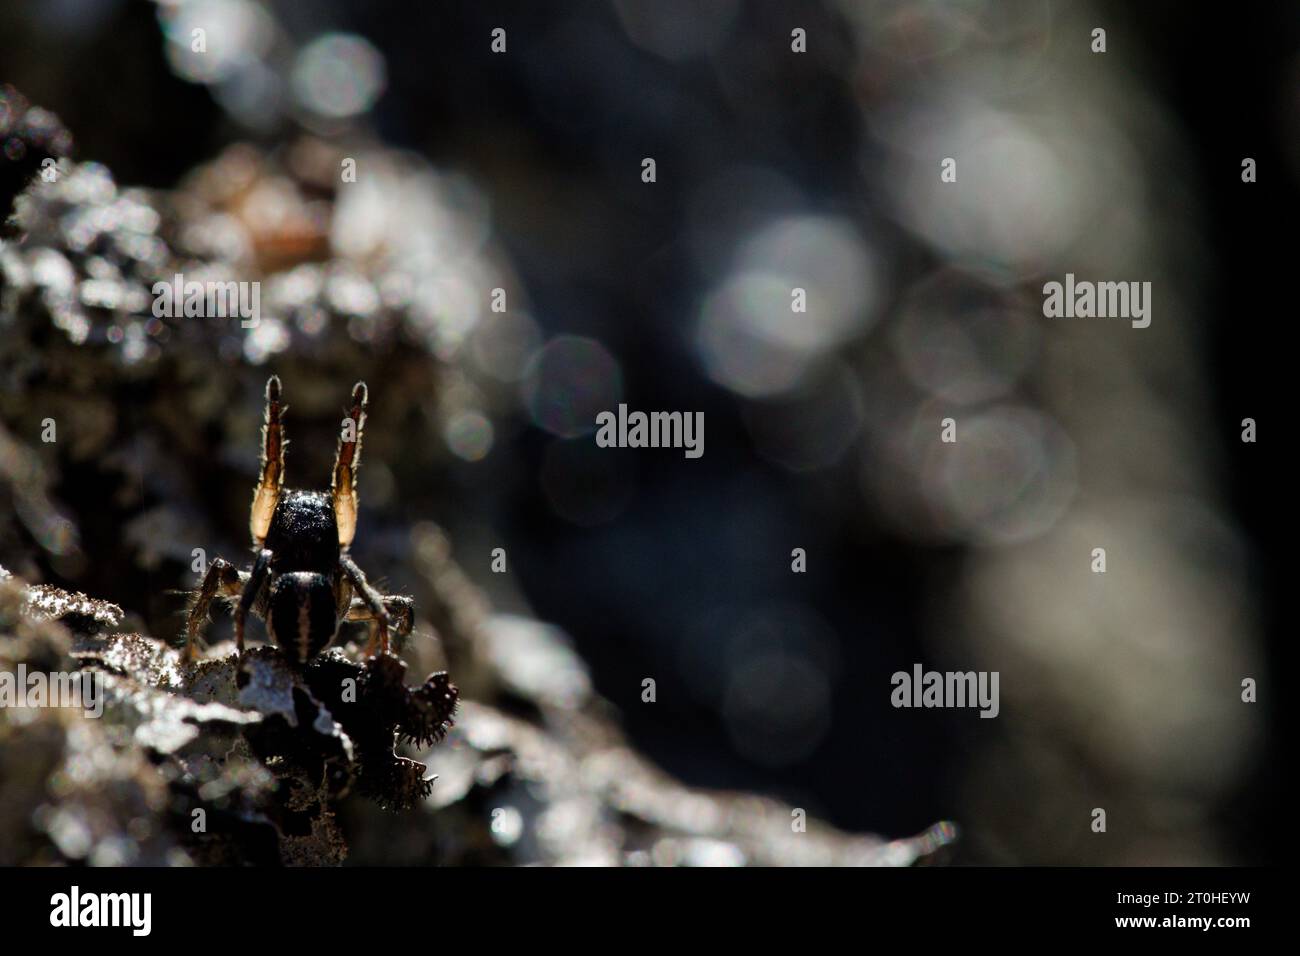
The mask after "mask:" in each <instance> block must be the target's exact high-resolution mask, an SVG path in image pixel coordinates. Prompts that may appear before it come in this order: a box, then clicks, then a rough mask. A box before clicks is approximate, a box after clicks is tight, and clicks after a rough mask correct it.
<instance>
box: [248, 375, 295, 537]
mask: <svg viewBox="0 0 1300 956" xmlns="http://www.w3.org/2000/svg"><path fill="white" fill-rule="evenodd" d="M283 415H284V406H282V405H281V404H280V379H279V377H278V376H275V375H272V376H271V377H270V378H268V379H267V380H266V421H265V423H264V424H263V425H262V472H261V474H260V475H259V476H258V479H257V491H255V492H254V493H253V507H252V509H251V511H250V512H249V516H248V530H249V531H250V532H252V535H253V546H254V547H257V548H260V547H261V546H262V544H263V542H265V541H266V533H267V531H269V530H270V528H271V518H272V517H273V516H274V515H275V506H276V504H277V503H278V502H279V500H280V489H281V488H283V487H284V449H285V447H286V446H287V445H288V444H289V442H288V441H287V440H286V439H285V437H284V425H283V424H282V423H281V419H282V417H283Z"/></svg>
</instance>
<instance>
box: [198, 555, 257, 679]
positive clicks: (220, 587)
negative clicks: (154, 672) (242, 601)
mask: <svg viewBox="0 0 1300 956" xmlns="http://www.w3.org/2000/svg"><path fill="white" fill-rule="evenodd" d="M245 576H246V575H243V574H241V573H240V572H239V570H238V569H236V567H235V566H234V565H233V564H231V563H230V562H229V561H227V560H226V559H225V558H213V559H212V564H210V565H209V566H208V573H207V574H205V575H204V576H203V583H202V584H201V585H200V586H199V596H198V597H197V598H196V599H195V601H194V606H193V607H192V608H190V617H189V621H188V623H187V624H186V627H185V653H184V659H185V660H186V661H192V660H194V647H195V644H196V643H197V639H198V634H199V627H200V626H201V625H202V624H203V619H204V618H206V617H207V616H208V608H209V607H211V606H212V599H213V598H215V597H217V596H218V595H220V596H221V597H226V598H234V597H238V596H239V593H240V590H241V588H242V587H243V579H244V577H245Z"/></svg>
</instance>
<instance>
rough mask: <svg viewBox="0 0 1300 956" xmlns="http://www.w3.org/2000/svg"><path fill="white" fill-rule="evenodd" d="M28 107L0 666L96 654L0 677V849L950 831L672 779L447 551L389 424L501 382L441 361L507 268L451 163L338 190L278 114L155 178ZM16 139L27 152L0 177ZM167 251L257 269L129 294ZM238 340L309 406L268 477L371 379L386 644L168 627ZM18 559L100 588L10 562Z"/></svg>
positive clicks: (570, 659)
mask: <svg viewBox="0 0 1300 956" xmlns="http://www.w3.org/2000/svg"><path fill="white" fill-rule="evenodd" d="M60 131H61V127H60V126H58V124H57V120H55V119H54V118H53V117H51V116H50V115H49V114H46V113H42V112H38V113H36V114H33V113H32V110H31V107H30V105H29V104H27V103H26V102H25V101H24V100H22V98H21V97H20V96H18V94H16V93H14V91H12V90H7V89H6V90H5V91H3V93H2V95H0V140H4V141H5V142H8V143H18V144H21V148H19V147H18V146H5V148H4V154H5V156H6V160H5V164H4V167H3V168H4V177H3V178H2V179H0V189H3V190H4V191H5V193H4V195H0V205H7V203H8V200H9V199H10V198H11V197H12V198H15V203H14V209H15V216H14V220H13V235H12V238H11V239H9V240H7V241H5V242H4V243H3V244H2V245H0V343H2V344H0V391H2V392H3V394H4V402H3V414H2V415H0V496H3V498H2V499H0V556H2V558H3V560H4V562H5V563H6V564H7V565H8V566H9V567H10V568H11V569H12V571H13V572H14V574H13V576H10V575H9V574H8V573H7V572H6V574H5V576H4V577H5V580H3V581H0V671H15V670H16V669H17V668H18V667H19V666H20V665H23V666H25V667H27V668H28V669H31V670H42V671H45V672H63V673H84V674H95V675H99V676H98V677H96V678H94V679H95V680H98V681H101V682H102V684H101V686H102V693H103V701H104V712H103V715H102V717H100V718H98V719H91V718H86V717H84V716H82V714H81V713H80V712H79V711H76V710H73V709H68V708H43V709H14V708H5V709H3V710H0V806H2V807H3V808H4V809H3V812H0V863H51V864H53V863H62V862H83V861H84V862H88V863H91V864H104V865H115V864H178V865H184V864H209V863H262V864H334V863H339V862H342V861H344V860H345V859H347V860H349V861H351V862H359V863H402V864H460V863H503V864H526V863H540V864H557V863H599V864H615V865H619V864H627V865H637V864H720V865H721V864H726V865H732V864H736V865H738V864H762V865H781V864H823V865H836V864H876V865H906V864H910V863H913V862H916V861H917V860H921V859H927V858H930V857H931V856H932V855H933V854H934V853H935V852H936V851H938V850H939V849H940V848H941V847H942V846H944V845H945V844H946V843H948V842H949V841H950V840H951V839H952V837H953V836H954V833H953V830H952V828H951V826H950V825H947V824H939V825H936V826H935V827H934V828H933V829H932V830H931V831H929V832H927V833H925V834H922V835H921V836H919V837H915V838H909V839H902V840H889V839H885V838H880V837H876V836H871V835H854V834H847V833H843V832H839V831H837V830H835V829H833V828H831V827H828V826H826V825H824V824H822V823H820V822H818V821H817V820H815V819H808V820H807V821H806V827H801V826H799V825H798V824H800V823H801V821H802V820H803V814H802V811H800V810H797V808H793V807H790V806H786V805H783V804H781V803H779V802H776V801H773V800H770V799H766V798H762V797H758V796H754V795H750V794H734V793H714V792H705V791H700V790H695V789H691V788H688V787H685V786H683V785H681V784H679V783H678V782H676V781H675V780H673V779H671V778H670V777H668V776H667V775H665V774H663V773H662V772H660V771H659V770H657V769H656V768H655V767H654V766H653V765H652V764H651V763H650V762H649V761H647V760H646V759H645V758H644V757H642V756H641V755H639V754H638V753H637V752H636V751H635V750H634V749H633V748H632V747H630V746H629V744H628V743H627V741H626V740H625V739H624V738H623V736H622V735H621V733H620V731H619V730H618V723H617V716H616V714H615V712H614V710H613V708H612V707H611V706H610V705H609V703H608V702H606V701H604V700H602V699H601V698H600V697H598V696H597V695H596V694H595V693H594V692H593V690H592V685H591V680H590V677H589V675H588V673H587V670H586V668H585V666H584V665H583V663H582V661H581V660H580V659H579V658H578V657H577V656H576V655H575V654H574V653H573V651H572V650H571V649H570V648H569V647H568V645H567V643H566V642H565V640H564V638H563V635H562V634H560V633H559V632H558V631H556V630H555V629H553V628H550V627H548V626H546V625H544V624H542V623H540V622H538V621H535V620H532V619H531V618H528V617H525V616H506V615H502V614H498V613H494V612H493V610H492V608H491V607H490V606H489V603H488V601H487V599H486V597H485V596H484V595H483V594H482V593H481V592H480V591H479V589H478V588H477V587H476V586H475V585H474V584H473V583H472V582H471V581H470V579H469V578H468V577H467V576H466V574H465V573H464V572H463V571H462V570H461V569H460V568H459V567H458V566H457V564H456V563H455V562H454V560H453V559H452V557H451V546H450V543H449V541H448V539H447V536H446V535H445V533H444V532H443V531H442V530H441V528H440V527H439V525H438V524H437V523H436V522H435V521H434V520H433V519H432V518H431V517H428V516H433V515H437V514H439V513H440V510H441V509H442V508H443V507H445V502H446V500H447V495H446V493H445V492H446V487H447V484H448V483H449V482H450V481H451V479H450V478H448V477H447V475H448V472H449V468H448V463H449V462H450V461H452V460H453V456H452V455H451V454H450V452H449V448H448V446H447V443H446V442H438V441H426V440H416V441H413V440H412V436H415V435H424V434H436V435H440V436H446V435H448V434H449V429H448V427H447V426H448V423H450V422H454V421H456V420H457V419H458V418H460V419H463V418H464V416H465V414H466V413H467V412H472V413H473V414H474V415H475V416H477V417H478V420H480V421H482V422H489V421H490V420H491V419H492V418H493V415H494V412H495V410H496V409H497V408H498V407H499V406H500V405H501V404H502V403H503V402H504V401H505V398H504V397H503V395H504V394H505V392H504V386H503V381H505V380H508V379H509V376H508V375H504V376H498V377H494V376H493V375H492V374H486V373H485V372H484V366H485V365H488V366H492V365H493V363H491V362H489V363H484V362H481V361H480V362H477V363H475V362H471V361H469V360H468V355H469V354H470V353H471V352H474V350H475V349H476V347H478V346H480V345H483V343H484V342H485V337H487V338H488V339H491V338H492V337H493V336H495V335H497V333H498V332H500V331H501V330H499V329H494V328H493V326H492V320H491V317H490V316H488V315H486V314H483V312H482V310H481V308H480V305H479V304H478V302H477V299H476V298H473V297H471V296H469V295H468V294H467V290H470V289H477V288H483V287H493V286H499V287H504V288H507V289H513V284H512V279H511V273H510V269H509V266H508V264H507V263H506V261H505V259H504V257H503V256H501V255H500V253H499V251H497V250H494V249H493V248H492V247H491V245H490V244H489V243H488V242H487V241H486V239H485V235H484V233H483V232H482V231H481V230H478V229H476V228H475V223H477V222H479V220H480V219H481V215H482V211H481V210H478V209H476V208H467V207H466V206H465V204H464V197H463V195H462V194H461V192H460V191H459V189H458V187H457V184H456V182H455V181H454V179H450V178H447V177H443V176H440V175H439V174H438V173H437V172H436V171H435V170H432V169H430V168H428V167H427V166H425V165H423V164H422V162H421V161H419V160H416V159H412V158H411V157H409V156H407V155H405V154H395V153H391V152H388V151H386V150H384V149H382V148H379V147H375V146H373V145H367V144H356V148H355V149H352V148H349V149H348V150H347V151H346V152H347V153H348V154H349V155H352V156H356V157H359V161H360V162H362V163H365V164H366V165H367V167H368V168H369V169H370V170H371V171H372V172H373V175H372V176H371V177H370V179H369V182H370V185H369V186H367V187H365V188H359V189H358V190H356V191H355V192H351V193H346V194H343V195H339V194H336V193H335V191H334V188H333V187H332V186H330V185H329V183H330V182H332V179H331V176H332V171H333V170H335V169H337V165H338V161H339V157H340V156H341V155H343V154H344V151H343V150H341V148H340V147H339V146H338V145H328V146H327V145H325V144H323V143H320V142H317V141H313V140H309V139H304V140H301V141H299V142H298V143H296V144H293V145H291V146H288V147H285V148H283V149H281V150H277V151H275V152H274V153H266V152H262V151H259V150H257V149H254V148H253V147H247V146H237V147H232V148H231V149H229V150H227V151H226V152H225V153H224V154H222V155H221V156H220V157H218V158H217V159H216V160H214V161H213V162H212V163H211V164H209V165H208V166H206V167H204V168H201V169H198V170H196V171H195V172H194V173H193V174H192V175H191V176H190V177H189V178H188V180H187V181H186V182H185V183H184V184H183V185H182V186H181V187H180V188H179V189H177V190H175V191H173V192H169V193H157V192H151V191H147V190H136V189H130V188H123V187H120V186H119V185H118V184H116V183H115V182H114V180H113V177H112V175H111V173H110V172H109V171H108V170H107V169H105V168H104V167H103V166H100V165H98V164H95V163H93V162H83V163H75V162H73V161H72V160H71V159H68V158H67V157H66V155H65V154H66V152H67V151H68V148H69V146H70V143H69V140H68V138H67V136H66V134H63V133H62V132H60ZM46 152H52V153H53V154H54V155H55V156H56V157H57V158H58V159H59V162H58V166H57V175H55V176H53V177H52V179H51V181H46V180H44V179H42V178H40V177H39V176H38V177H37V178H36V179H35V180H33V181H31V182H30V184H29V185H27V186H26V187H23V183H24V182H27V179H28V177H30V175H31V174H32V173H33V172H35V171H36V170H37V169H39V168H40V163H38V162H33V159H34V158H37V157H38V155H39V154H42V153H46ZM20 190H21V191H20ZM15 193H17V195H16V197H14V196H13V194H15ZM182 271H183V272H184V273H185V274H186V276H187V278H198V279H207V278H212V279H226V278H238V279H241V280H242V279H250V280H256V281H260V282H261V283H262V284H263V289H264V298H263V312H264V314H263V317H262V319H261V322H260V323H259V325H258V326H257V327H256V328H254V329H242V328H241V327H240V325H239V320H238V318H237V317H235V318H229V319H215V318H199V317H192V318H170V317H156V316H153V315H152V314H151V309H150V302H151V295H150V289H151V287H152V284H153V283H154V282H157V281H170V280H171V277H172V276H173V275H174V274H175V273H177V272H182ZM493 341H494V342H495V345H496V346H498V348H497V351H496V352H495V353H494V355H496V356H497V359H501V357H502V356H503V355H508V354H509V353H510V349H509V348H508V347H501V346H502V345H503V340H502V339H501V337H500V336H497V338H496V339H494V340H493ZM508 344H509V343H508V342H505V346H508ZM479 352H480V357H481V353H482V350H481V349H480V350H479ZM496 365H498V366H499V365H500V362H499V361H497V362H496ZM268 369H273V370H274V371H275V372H276V373H277V374H279V375H280V377H281V378H282V379H283V380H284V381H285V383H286V388H287V390H288V392H289V395H290V398H291V400H292V402H293V404H294V415H295V417H294V423H295V428H296V429H297V431H294V432H293V434H294V436H295V438H296V437H297V436H298V435H305V436H307V439H313V438H314V439H316V440H315V441H309V440H306V439H304V440H302V441H296V442H295V447H294V449H293V451H292V452H291V453H290V463H289V469H290V473H291V476H292V475H293V474H294V473H295V472H299V471H300V470H301V471H306V470H307V466H308V465H311V466H312V467H313V468H314V469H315V470H316V473H318V474H320V475H322V476H324V475H325V474H327V471H326V467H327V459H326V456H327V455H328V454H329V453H331V452H332V437H330V435H331V432H332V430H333V429H334V428H336V427H337V418H336V417H335V414H336V411H337V410H336V408H335V407H334V405H335V403H336V402H337V401H338V400H339V394H340V390H341V389H342V388H344V387H345V386H346V385H350V383H351V382H353V381H355V380H356V379H358V378H367V379H370V380H371V381H372V389H373V394H374V396H375V404H374V408H373V409H372V417H371V420H370V424H369V426H368V430H367V435H366V455H367V464H366V470H365V472H364V473H363V475H362V478H361V483H362V505H363V515H362V528H363V530H362V532H361V541H360V542H359V544H360V547H362V548H363V549H365V551H366V563H367V564H368V566H374V567H377V568H378V569H379V570H380V571H381V572H387V573H393V572H395V571H398V570H401V571H402V572H403V573H404V574H406V575H407V580H408V581H410V582H411V584H410V590H411V591H412V592H414V593H413V597H414V598H415V601H416V608H417V622H416V624H417V626H416V630H415V635H414V636H413V638H412V639H411V640H410V641H408V643H407V645H406V646H405V647H404V648H402V649H401V652H402V654H403V658H404V660H398V659H396V658H387V659H382V660H378V661H368V662H365V663H358V662H357V661H356V648H355V646H354V645H352V644H351V643H350V642H349V641H348V640H347V637H348V635H346V634H345V635H344V640H343V642H342V647H341V648H340V649H338V650H335V651H333V652H331V653H329V654H327V655H324V656H323V657H321V658H320V659H318V660H317V661H316V662H314V663H313V664H312V666H310V667H309V668H307V669H306V670H305V671H304V672H302V673H301V674H299V673H295V672H294V671H292V670H290V669H289V668H288V667H287V666H286V665H285V664H284V663H283V662H282V661H281V659H280V657H279V655H278V654H277V653H276V652H275V651H274V650H273V649H271V648H269V647H266V646H254V647H251V648H250V650H249V652H248V653H247V654H246V655H245V657H244V659H243V661H242V662H239V663H238V664H237V663H236V661H235V658H234V656H233V648H232V646H231V645H230V644H229V642H227V641H222V640H221V638H220V633H218V634H217V637H216V640H215V641H214V643H213V645H212V646H211V647H210V648H209V649H208V650H207V652H206V656H205V657H204V658H203V659H202V660H201V661H200V662H199V663H198V664H197V665H195V666H192V667H189V666H183V665H182V663H181V660H180V657H179V655H178V653H177V651H176V649H175V647H174V646H173V645H174V644H175V643H176V635H177V633H178V631H179V620H180V618H179V616H178V615H179V613H180V612H182V611H183V609H184V600H183V598H182V596H181V595H180V594H179V593H177V589H178V588H180V589H181V590H183V589H184V588H185V587H192V586H193V584H194V578H195V575H194V573H193V564H192V562H196V561H198V560H199V559H200V557H201V556H203V557H206V556H209V555H211V554H214V553H216V552H217V551H220V552H221V553H224V554H225V555H226V556H228V557H230V558H231V559H233V560H237V559H238V556H239V554H240V553H241V552H242V550H243V546H244V545H243V542H242V541H241V532H242V528H243V527H244V524H245V522H246V515H247V510H246V509H247V502H248V495H249V493H250V492H251V488H252V482H253V476H254V475H255V472H256V464H257V461H256V454H257V452H256V448H257V440H256V435H257V428H258V426H259V425H260V420H261V410H260V407H259V404H260V398H261V382H263V381H265V377H266V374H267V371H268ZM339 382H343V383H344V385H343V386H341V385H339ZM51 427H52V428H53V429H54V430H55V432H54V433H53V434H56V436H57V437H56V438H55V439H54V440H49V439H48V438H47V439H45V440H42V439H43V435H44V433H45V432H46V431H47V430H48V429H50V428H51ZM452 431H454V429H453V430H452ZM313 447H315V448H318V449H324V451H317V452H315V453H313V452H312V451H311V449H312V448H313ZM299 451H302V457H301V458H299V457H295V453H298V452H299ZM313 456H314V457H313ZM411 574H414V575H415V577H414V579H411V578H410V577H409V575H411ZM49 575H57V576H59V577H61V578H63V579H64V580H69V581H76V582H78V584H79V586H81V587H84V588H85V589H86V590H87V591H89V592H90V593H91V594H92V595H103V596H106V597H110V598H111V599H112V600H114V601H116V602H118V604H120V605H121V606H118V604H110V603H108V602H106V601H104V600H100V599H99V598H98V597H94V596H92V597H88V596H87V595H85V594H72V593H69V592H66V591H63V590H61V589H59V588H56V587H53V586H49V585H35V584H31V583H29V582H35V581H39V580H41V579H42V578H45V577H47V576H49ZM223 626H226V625H225V624H224V622H221V623H217V624H214V625H213V627H214V629H216V630H217V631H218V632H219V631H220V628H221V627H223ZM406 662H409V668H410V670H411V671H412V672H413V673H415V674H430V673H431V674H432V675H433V676H431V677H429V678H427V679H426V680H424V681H423V682H419V681H417V680H410V681H408V677H407V670H408V663H406ZM444 671H449V672H450V674H451V675H452V679H454V681H455V684H456V685H457V686H458V687H459V688H460V689H461V691H462V692H463V693H464V697H465V699H463V700H462V701H461V703H460V706H459V709H458V710H457V712H456V714H455V717H454V726H453V725H452V721H451V720H450V717H451V715H450V713H449V710H448V708H449V705H450V704H452V703H454V694H455V691H454V690H453V689H452V687H451V685H450V682H449V680H448V678H447V677H446V676H445V675H444V674H443V672H444ZM353 682H355V683H353ZM353 692H355V697H352V693H353ZM349 697H352V699H348V698H349ZM444 735H445V740H444V739H441V738H443V736H444ZM426 771H427V772H426ZM432 774H436V775H437V779H436V780H432V779H430V777H431V775H432ZM199 820H201V821H202V826H201V827H200V826H198V824H197V821H199Z"/></svg>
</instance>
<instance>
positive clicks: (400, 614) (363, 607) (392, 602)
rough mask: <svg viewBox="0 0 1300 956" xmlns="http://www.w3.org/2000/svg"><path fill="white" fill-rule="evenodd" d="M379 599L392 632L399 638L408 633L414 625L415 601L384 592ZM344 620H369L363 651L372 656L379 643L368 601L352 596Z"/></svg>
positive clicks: (376, 628) (400, 595)
mask: <svg viewBox="0 0 1300 956" xmlns="http://www.w3.org/2000/svg"><path fill="white" fill-rule="evenodd" d="M380 600H381V601H382V602H383V605H384V610H385V611H387V612H388V620H389V623H390V624H392V627H393V634H394V635H396V636H397V637H399V638H400V637H406V636H407V635H408V634H410V633H411V628H413V627H414V626H415V602H414V601H413V600H411V599H410V598H409V597H406V596H405V595H402V594H384V595H381V596H380ZM344 620H348V621H369V622H370V642H369V643H368V644H367V645H366V651H365V653H366V656H367V657H372V656H374V654H375V651H376V649H377V648H378V645H379V640H378V634H377V633H376V632H377V631H378V623H377V622H376V620H375V612H374V611H372V610H371V609H370V604H369V602H367V601H366V599H365V598H359V597H354V598H353V599H352V604H351V606H350V607H349V608H348V613H347V616H346V617H345V618H344Z"/></svg>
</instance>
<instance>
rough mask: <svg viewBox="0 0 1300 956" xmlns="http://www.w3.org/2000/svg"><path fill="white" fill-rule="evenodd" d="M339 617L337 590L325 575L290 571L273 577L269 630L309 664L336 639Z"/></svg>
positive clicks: (283, 646) (291, 651)
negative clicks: (335, 591) (335, 590)
mask: <svg viewBox="0 0 1300 956" xmlns="http://www.w3.org/2000/svg"><path fill="white" fill-rule="evenodd" d="M338 625H339V619H338V610H337V607H336V598H335V595H334V589H333V587H331V586H330V580H329V578H328V577H326V576H325V575H323V574H317V573H315V572H312V571H289V572H286V573H284V574H279V575H276V576H275V577H274V578H272V580H271V584H270V596H269V599H268V601H267V609H266V629H267V631H268V632H269V633H270V635H271V639H272V640H273V641H275V643H276V644H278V645H279V646H280V647H281V648H283V649H284V650H285V651H286V652H287V653H288V654H289V655H290V656H291V657H294V658H297V660H298V662H299V663H302V664H305V663H307V662H308V661H310V660H311V659H312V658H313V657H315V656H316V655H317V654H319V653H320V652H321V651H323V650H325V648H327V647H328V646H329V645H330V643H331V642H332V641H333V640H334V635H335V633H336V632H337V631H338Z"/></svg>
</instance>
